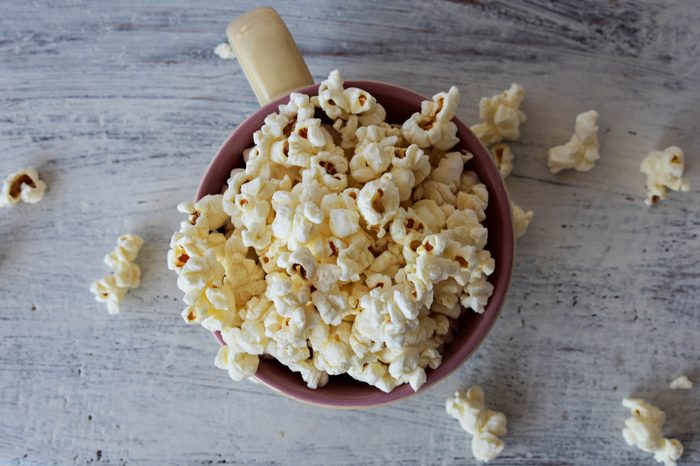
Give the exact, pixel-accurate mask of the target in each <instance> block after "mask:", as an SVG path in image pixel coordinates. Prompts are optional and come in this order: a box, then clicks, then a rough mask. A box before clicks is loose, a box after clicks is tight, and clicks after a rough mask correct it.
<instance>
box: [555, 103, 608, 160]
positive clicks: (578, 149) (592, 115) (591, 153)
mask: <svg viewBox="0 0 700 466" xmlns="http://www.w3.org/2000/svg"><path fill="white" fill-rule="evenodd" d="M597 121H598V112H596V111H595V110H589V111H587V112H584V113H581V114H580V115H578V116H577V117H576V125H575V127H574V134H573V135H572V136H571V139H569V142H567V143H566V144H563V145H561V146H556V147H552V148H551V149H549V150H548V151H547V166H549V170H550V171H551V172H552V173H558V172H560V171H561V170H566V169H571V168H573V169H576V170H578V171H582V172H587V171H588V170H590V169H591V168H593V167H594V166H595V162H596V160H598V159H599V158H600V152H599V149H600V144H599V143H598V126H597V125H596V122H597Z"/></svg>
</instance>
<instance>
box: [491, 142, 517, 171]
mask: <svg viewBox="0 0 700 466" xmlns="http://www.w3.org/2000/svg"><path fill="white" fill-rule="evenodd" d="M490 152H491V157H493V161H494V162H496V166H497V167H498V172H499V173H500V174H501V178H503V179H504V180H505V179H506V178H508V175H510V173H511V172H512V171H513V152H512V151H511V150H510V147H508V145H507V144H495V145H493V146H492V147H491V150H490Z"/></svg>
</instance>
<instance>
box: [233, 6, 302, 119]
mask: <svg viewBox="0 0 700 466" xmlns="http://www.w3.org/2000/svg"><path fill="white" fill-rule="evenodd" d="M226 36H227V37H228V41H229V43H230V44H231V48H232V49H233V52H234V54H235V55H236V58H237V59H238V62H239V63H240V65H241V68H242V69H243V73H244V74H245V76H246V78H248V83H249V84H250V87H251V88H253V92H255V96H256V97H257V98H258V102H260V105H261V106H262V105H265V104H267V103H268V102H271V101H273V100H275V99H276V98H278V97H282V96H284V95H286V94H289V93H290V92H292V91H293V90H295V89H299V88H301V87H304V86H308V85H310V84H313V82H314V79H313V78H312V77H311V73H309V69H308V68H307V67H306V63H305V62H304V58H303V57H302V56H301V53H300V52H299V48H298V47H297V44H296V42H294V38H293V37H292V35H291V34H290V33H289V29H287V26H286V25H285V24H284V22H283V21H282V18H280V16H279V15H278V14H277V12H276V11H275V10H273V9H272V8H269V7H263V8H257V9H255V10H252V11H249V12H248V13H246V14H244V15H243V16H240V17H238V18H236V19H235V20H233V21H232V22H231V24H229V25H228V28H227V29H226Z"/></svg>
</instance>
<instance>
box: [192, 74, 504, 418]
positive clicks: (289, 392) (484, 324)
mask: <svg viewBox="0 0 700 466" xmlns="http://www.w3.org/2000/svg"><path fill="white" fill-rule="evenodd" d="M345 86H346V87H350V86H353V87H359V88H361V89H365V88H367V87H369V88H375V87H377V86H378V87H380V88H384V89H385V90H386V92H391V93H395V94H396V93H398V95H399V97H398V98H400V99H401V100H408V98H410V99H416V98H419V99H420V100H421V101H423V100H431V99H430V98H428V97H426V96H424V95H422V94H420V93H418V92H415V91H413V90H412V89H409V88H406V87H402V86H397V85H395V84H391V83H387V82H382V81H375V80H349V81H346V82H345ZM318 87H319V84H311V85H308V86H305V87H302V88H300V89H297V90H295V91H293V92H295V93H302V94H307V95H312V96H313V95H317V93H318V92H317V91H318ZM290 94H291V93H290ZM290 94H286V95H283V96H281V97H279V98H277V99H275V100H273V101H271V102H269V103H268V104H266V105H264V106H262V107H261V108H259V109H258V110H256V111H255V112H253V113H252V114H250V115H249V116H248V117H246V118H245V119H244V120H243V121H242V122H241V123H239V124H238V126H237V127H236V128H234V130H233V131H232V132H231V134H229V136H228V137H227V138H226V140H225V141H224V142H223V144H222V145H221V146H220V147H219V149H218V150H217V151H216V153H215V155H214V156H213V157H212V159H211V161H210V163H209V165H208V166H207V168H206V171H205V172H204V175H203V176H202V179H201V181H200V183H199V186H198V187H197V192H196V195H195V201H197V200H199V199H201V198H202V197H203V196H205V195H207V194H212V190H211V185H212V184H213V182H214V181H215V180H214V178H215V177H216V173H217V171H218V170H219V169H220V165H223V164H224V163H225V161H224V160H223V159H225V158H226V157H229V156H230V153H231V152H233V148H234V146H235V145H236V141H237V140H238V139H239V138H246V139H250V137H251V135H252V133H253V132H255V131H257V130H258V129H259V128H257V127H254V128H253V129H252V131H251V129H250V128H248V126H250V124H251V123H250V122H251V121H252V120H255V119H257V118H260V116H261V115H262V116H263V118H264V116H267V115H269V114H270V113H273V112H276V111H277V110H278V107H279V105H281V104H285V103H287V102H288V101H289V96H290ZM407 96H408V98H407ZM378 100H379V99H378ZM452 121H453V122H454V123H455V124H456V125H457V128H458V134H467V135H468V137H469V138H471V141H469V142H470V143H471V144H470V145H471V146H472V147H476V148H477V150H476V151H474V150H471V149H470V152H472V153H473V155H474V157H475V158H476V157H480V158H482V159H485V160H488V161H489V162H490V164H489V163H487V164H486V165H487V166H486V170H487V171H491V172H492V173H491V175H492V176H491V178H492V179H493V180H495V183H496V188H497V189H496V190H495V192H494V190H493V189H490V190H489V204H490V205H491V203H492V202H496V203H498V204H500V211H501V212H504V213H505V212H507V214H508V215H505V218H501V219H500V220H501V222H499V225H501V226H500V228H501V230H502V231H501V234H502V235H504V237H503V241H502V242H503V243H504V244H503V247H502V250H501V254H500V255H501V257H500V258H499V261H498V264H497V267H499V268H501V270H502V272H501V273H503V271H505V272H504V273H505V278H504V279H501V280H500V282H499V283H498V286H497V284H494V283H492V284H493V285H494V290H493V293H492V295H491V297H490V298H489V301H488V304H487V306H486V309H485V310H484V313H483V314H481V315H480V319H479V322H478V323H477V325H476V327H475V328H474V329H473V331H472V333H471V334H470V335H469V336H468V337H467V338H466V339H465V340H464V342H462V343H461V344H460V345H459V346H458V347H457V348H456V350H455V351H454V353H453V354H452V355H451V357H450V358H449V360H448V361H444V360H443V361H442V362H441V364H440V366H438V367H437V368H436V369H433V370H430V371H428V374H427V375H428V378H427V380H426V382H425V384H423V386H422V387H421V388H420V389H419V390H418V391H415V392H414V391H413V390H410V387H409V390H410V391H407V390H406V389H405V388H404V389H403V390H401V387H408V384H403V385H399V386H397V387H396V388H395V389H394V390H392V391H391V392H389V393H385V392H382V391H381V390H379V389H376V390H377V396H379V397H380V398H381V399H376V397H374V396H372V397H367V398H368V399H367V400H365V399H364V398H362V399H353V400H351V401H347V400H333V399H329V398H328V397H327V396H324V394H323V388H322V387H321V388H318V389H316V390H310V389H306V390H305V391H303V392H300V391H299V390H298V389H297V387H293V386H288V385H285V384H282V383H277V382H274V381H271V380H269V379H268V378H267V377H266V375H265V374H264V371H262V372H263V373H261V370H260V367H258V372H257V373H256V375H255V379H256V381H257V382H259V383H261V384H262V385H264V386H266V387H268V388H270V389H272V390H273V391H275V392H277V393H279V394H282V395H284V396H285V397H287V398H290V399H293V400H295V401H300V402H302V403H304V404H308V405H312V406H316V407H323V408H334V409H367V408H373V407H378V406H384V405H388V404H393V403H396V402H398V401H401V400H404V399H407V398H411V397H413V396H415V395H418V394H422V393H425V392H426V391H427V390H428V389H430V388H432V387H434V386H436V385H437V384H438V383H440V382H442V381H443V380H445V379H447V378H448V377H449V376H450V375H451V374H452V373H454V372H455V371H456V370H457V369H459V368H460V367H461V366H462V365H463V364H464V363H465V362H466V361H467V360H468V359H469V358H470V357H471V356H472V355H473V354H474V352H475V351H476V350H477V349H478V348H479V346H481V344H482V343H483V341H484V340H485V339H486V337H487V336H488V334H489V333H490V331H491V329H492V328H493V326H494V324H495V322H496V320H497V319H498V316H499V315H500V311H501V309H502V307H503V305H504V304H505V300H506V297H507V293H508V289H509V287H510V283H511V280H512V275H513V268H514V259H515V235H514V232H513V225H512V213H511V206H510V197H509V196H508V191H507V188H506V186H505V183H504V181H503V179H502V178H501V177H500V174H499V173H498V168H497V167H496V165H495V163H494V162H493V160H492V159H491V156H490V154H489V152H488V150H487V149H486V147H485V146H484V145H483V144H482V143H481V141H479V139H478V138H477V137H476V136H475V135H474V134H473V132H472V131H471V129H470V128H469V127H468V126H467V125H465V124H464V123H462V122H461V121H460V120H459V118H457V117H456V116H455V117H454V118H453V119H452ZM460 139H461V140H462V143H465V141H464V139H463V138H462V137H460ZM494 173H495V174H497V175H498V177H497V178H495V177H494V176H493V174H494ZM213 334H214V337H215V338H216V339H217V341H218V342H219V343H220V344H224V343H223V340H222V339H221V336H220V334H219V332H213ZM264 361H265V360H264V359H261V361H260V362H261V364H263V363H264ZM290 373H291V371H290ZM431 375H432V376H433V377H432V378H431Z"/></svg>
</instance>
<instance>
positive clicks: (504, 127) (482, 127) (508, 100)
mask: <svg viewBox="0 0 700 466" xmlns="http://www.w3.org/2000/svg"><path fill="white" fill-rule="evenodd" d="M524 98H525V90H524V89H523V88H522V86H520V85H519V84H511V86H510V88H509V89H507V90H505V91H503V92H501V93H500V94H497V95H494V96H492V97H482V98H481V100H480V101H479V117H480V118H481V121H482V122H481V123H478V124H476V125H474V126H472V127H471V130H472V131H473V132H474V134H475V135H476V137H478V138H479V139H480V140H481V142H483V143H484V144H486V145H490V144H495V143H497V142H501V141H502V140H504V139H505V140H511V141H515V140H517V139H518V138H520V125H521V124H523V123H525V121H526V120H527V117H526V116H525V114H524V113H523V112H522V111H521V110H520V104H521V103H522V101H523V99H524Z"/></svg>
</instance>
